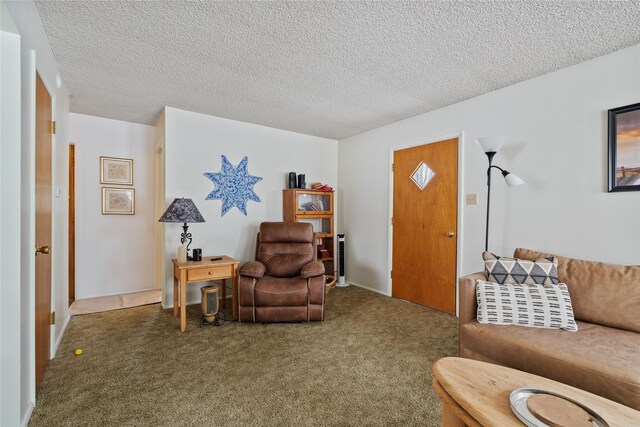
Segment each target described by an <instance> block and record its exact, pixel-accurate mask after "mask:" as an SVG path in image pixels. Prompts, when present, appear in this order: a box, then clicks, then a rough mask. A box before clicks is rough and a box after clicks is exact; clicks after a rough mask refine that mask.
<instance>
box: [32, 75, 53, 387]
mask: <svg viewBox="0 0 640 427" xmlns="http://www.w3.org/2000/svg"><path fill="white" fill-rule="evenodd" d="M35 180H36V247H37V248H40V251H39V252H36V263H35V264H36V291H35V303H36V306H35V318H36V390H38V389H39V388H40V382H41V381H42V377H43V376H44V371H45V370H46V369H47V366H48V365H49V356H50V348H51V336H50V335H51V256H50V255H49V253H48V252H49V250H48V248H50V247H51V97H50V96H49V92H48V91H47V88H46V87H45V85H44V83H42V80H41V79H40V76H38V75H36V170H35ZM45 247H46V249H45Z"/></svg>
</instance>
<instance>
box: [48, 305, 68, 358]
mask: <svg viewBox="0 0 640 427" xmlns="http://www.w3.org/2000/svg"><path fill="white" fill-rule="evenodd" d="M69 320H71V315H70V314H69V312H68V311H67V317H65V319H64V325H62V330H61V331H60V336H59V337H58V339H57V340H56V345H55V347H54V348H53V354H52V355H51V358H52V359H53V358H54V357H56V354H57V353H58V347H60V343H61V342H62V337H64V333H65V332H67V326H69Z"/></svg>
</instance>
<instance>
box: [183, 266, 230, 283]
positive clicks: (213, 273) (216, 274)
mask: <svg viewBox="0 0 640 427" xmlns="http://www.w3.org/2000/svg"><path fill="white" fill-rule="evenodd" d="M231 267H232V266H230V265H220V266H213V267H208V268H198V269H194V270H188V271H187V282H197V281H205V280H213V279H220V278H227V277H231V272H232V268H231Z"/></svg>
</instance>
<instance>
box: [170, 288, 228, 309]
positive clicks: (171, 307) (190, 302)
mask: <svg viewBox="0 0 640 427" xmlns="http://www.w3.org/2000/svg"><path fill="white" fill-rule="evenodd" d="M231 299H232V298H231V292H228V293H227V298H226V300H227V307H231ZM170 302H171V304H167V305H166V306H164V305H163V306H162V308H163V309H164V310H172V309H173V298H172V299H171V301H170ZM194 304H200V298H198V299H195V300H190V299H188V300H187V305H194Z"/></svg>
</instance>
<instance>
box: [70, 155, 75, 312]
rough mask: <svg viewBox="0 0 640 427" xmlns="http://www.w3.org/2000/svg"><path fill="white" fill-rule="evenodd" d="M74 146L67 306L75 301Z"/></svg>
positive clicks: (71, 162)
mask: <svg viewBox="0 0 640 427" xmlns="http://www.w3.org/2000/svg"><path fill="white" fill-rule="evenodd" d="M75 200H76V146H75V145H73V144H71V145H69V306H71V304H73V302H74V301H75V300H76V202H75Z"/></svg>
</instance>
